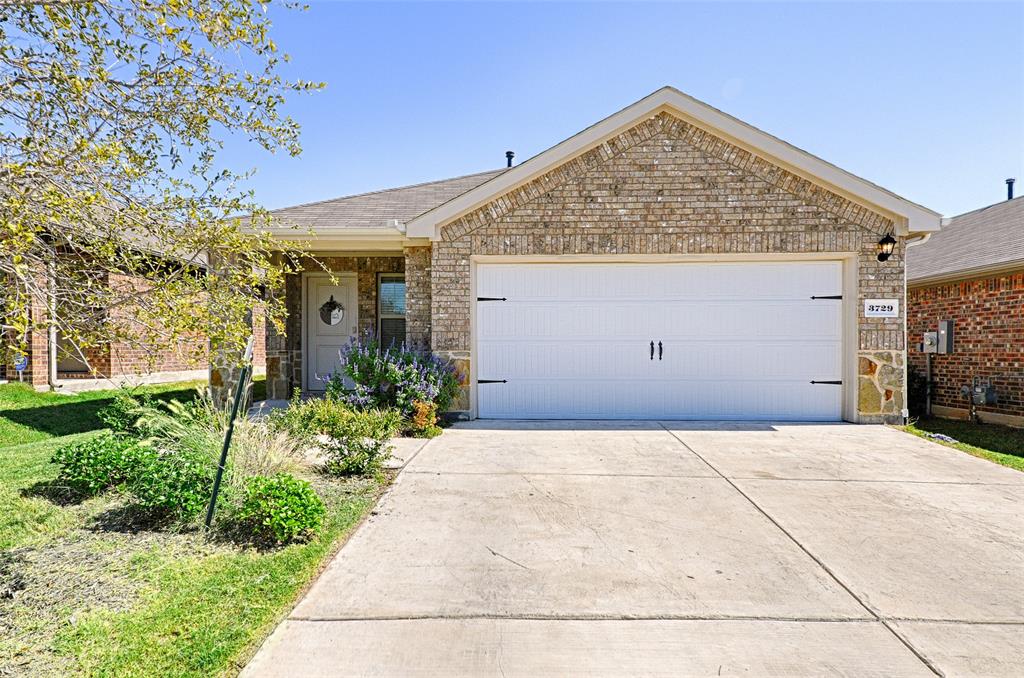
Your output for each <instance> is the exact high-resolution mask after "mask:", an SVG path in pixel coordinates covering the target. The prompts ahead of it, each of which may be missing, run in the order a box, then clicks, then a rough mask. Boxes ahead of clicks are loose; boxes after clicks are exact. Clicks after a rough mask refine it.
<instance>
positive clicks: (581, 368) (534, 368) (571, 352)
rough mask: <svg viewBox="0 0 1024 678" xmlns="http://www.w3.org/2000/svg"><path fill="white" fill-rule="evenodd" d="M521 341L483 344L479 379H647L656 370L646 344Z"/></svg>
mask: <svg viewBox="0 0 1024 678" xmlns="http://www.w3.org/2000/svg"><path fill="white" fill-rule="evenodd" d="M523 343H524V342H522V341H515V340H512V341H504V340H494V341H488V342H486V344H483V345H484V346H486V350H481V351H480V360H479V369H478V374H479V375H480V378H481V379H492V378H506V377H508V376H509V375H515V376H516V377H517V378H519V379H532V380H545V379H550V380H557V379H564V380H573V379H622V380H635V379H637V378H640V379H645V378H648V377H650V376H651V373H653V371H654V370H655V366H654V365H653V364H651V360H650V359H649V355H650V349H649V347H648V346H647V345H641V344H640V343H639V342H629V343H627V342H614V341H603V342H590V341H572V342H569V341H548V342H527V343H528V346H527V348H526V350H524V347H523ZM611 356H614V358H611ZM489 375H493V376H489Z"/></svg>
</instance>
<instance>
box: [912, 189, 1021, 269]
mask: <svg viewBox="0 0 1024 678" xmlns="http://www.w3.org/2000/svg"><path fill="white" fill-rule="evenodd" d="M1017 262H1020V263H1021V266H1022V267H1024V196H1021V197H1018V198H1014V199H1013V200H1004V201H1003V202H999V203H996V204H995V205H990V206H989V207H983V208H981V209H979V210H974V211H973V212H968V213H966V214H961V215H960V216H957V217H953V218H952V219H950V222H949V224H948V225H946V226H943V227H942V230H941V231H939V232H938V233H935V234H933V235H932V237H931V239H929V240H928V242H926V243H922V244H920V245H915V246H913V247H910V248H908V249H907V280H908V281H909V282H914V281H917V280H926V279H931V278H939V277H946V276H953V275H955V274H957V273H959V272H961V271H962V272H964V273H969V272H971V271H975V270H977V269H985V268H994V267H1001V266H1012V265H1013V264H1015V263H1017Z"/></svg>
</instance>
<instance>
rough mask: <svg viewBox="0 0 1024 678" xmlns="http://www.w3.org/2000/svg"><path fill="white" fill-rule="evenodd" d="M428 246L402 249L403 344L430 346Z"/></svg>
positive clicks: (429, 250)
mask: <svg viewBox="0 0 1024 678" xmlns="http://www.w3.org/2000/svg"><path fill="white" fill-rule="evenodd" d="M430 253H431V248H430V246H427V247H406V248H405V342H406V344H408V345H409V346H412V347H414V348H429V346H430V302H431V295H430V284H431V283H430V274H431V269H430Z"/></svg>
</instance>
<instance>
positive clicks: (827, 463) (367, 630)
mask: <svg viewBox="0 0 1024 678" xmlns="http://www.w3.org/2000/svg"><path fill="white" fill-rule="evenodd" d="M244 675H246V676H252V677H255V676H282V677H287V678H295V676H345V675H353V676H508V677H511V676H570V675H572V676H607V677H612V676H615V677H619V676H635V675H642V676H735V675H745V676H825V675H843V676H857V677H863V676H886V677H892V676H934V675H945V676H970V675H975V676H1022V675H1024V474H1021V473H1019V472H1016V471H1013V470H1010V469H1007V468H1003V467H1000V466H997V465H994V464H992V463H989V462H987V461H983V460H980V459H975V458H973V457H970V456H967V455H965V454H962V453H960V452H957V451H955V450H950V449H948V448H945V447H942V446H940V445H936V444H933V443H930V442H927V441H923V440H920V439H918V438H914V437H912V436H910V435H907V434H904V433H902V432H899V431H896V430H893V429H887V428H884V427H878V426H852V425H821V424H813V425H810V424H808V425H799V424H796V425H794V424H764V423H701V422H697V423H692V422H664V423H663V424H659V423H656V422H636V423H630V422H546V423H539V422H511V423H507V422H506V423H497V422H473V423H469V424H465V425H462V426H459V427H457V428H454V429H451V430H448V431H446V432H445V434H444V435H443V436H442V437H440V438H438V439H435V440H433V441H431V442H430V443H428V444H427V445H426V446H424V447H423V448H422V449H421V450H420V451H419V453H418V454H417V455H416V456H414V457H413V458H412V460H411V461H410V462H409V463H408V465H407V466H406V467H405V469H404V471H403V472H402V473H401V475H400V476H399V478H398V481H397V482H396V484H395V486H394V487H393V489H392V490H391V492H390V493H389V494H388V495H387V496H386V497H385V498H384V500H383V501H382V502H381V504H380V506H379V508H378V511H377V512H376V514H375V515H374V516H372V517H371V518H370V519H369V520H368V521H367V522H366V523H365V524H364V525H363V526H362V527H361V528H360V529H359V530H358V532H357V533H356V534H355V535H354V536H353V537H352V539H351V540H350V541H349V543H348V544H347V545H346V546H345V547H344V549H342V551H341V552H340V553H339V555H338V556H337V557H336V558H335V559H334V561H333V562H332V563H331V565H330V566H329V567H328V569H327V571H326V572H325V573H324V574H323V576H322V577H321V578H320V579H319V581H318V582H317V583H316V584H315V585H314V586H313V587H312V589H311V590H310V591H309V593H308V594H307V595H306V596H305V598H304V599H303V600H302V601H301V602H300V603H299V605H298V606H297V607H296V608H295V610H294V611H293V612H292V614H291V615H290V616H289V618H288V619H287V620H286V621H285V622H284V623H282V624H281V625H280V626H279V627H278V629H277V630H276V631H275V632H274V634H273V635H272V636H271V638H270V639H269V640H268V641H267V642H266V644H265V645H264V646H263V648H262V649H261V650H260V651H259V653H258V654H257V656H256V657H255V658H254V659H253V661H252V662H251V663H250V665H249V666H248V667H247V669H246V670H245V672H244Z"/></svg>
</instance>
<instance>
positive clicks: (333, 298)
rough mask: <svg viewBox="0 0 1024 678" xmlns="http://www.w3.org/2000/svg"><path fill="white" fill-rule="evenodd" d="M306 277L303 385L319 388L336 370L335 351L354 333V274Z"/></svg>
mask: <svg viewBox="0 0 1024 678" xmlns="http://www.w3.org/2000/svg"><path fill="white" fill-rule="evenodd" d="M335 278H336V280H337V282H331V279H330V277H328V276H327V275H326V274H315V275H307V276H306V279H305V280H306V289H305V297H306V305H305V309H304V311H305V323H306V332H305V335H306V342H305V356H304V358H305V360H304V365H305V367H304V370H303V374H304V381H305V384H304V388H305V390H307V391H323V390H324V389H325V388H326V385H327V384H326V382H327V379H328V378H329V377H330V375H332V374H334V373H336V372H338V371H340V369H341V361H340V360H339V357H338V351H340V350H341V348H342V347H343V346H345V344H346V343H348V341H349V340H350V339H351V338H352V337H354V336H355V335H356V332H357V328H358V327H359V316H358V313H359V297H358V291H357V283H356V275H355V274H354V273H338V274H335Z"/></svg>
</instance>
